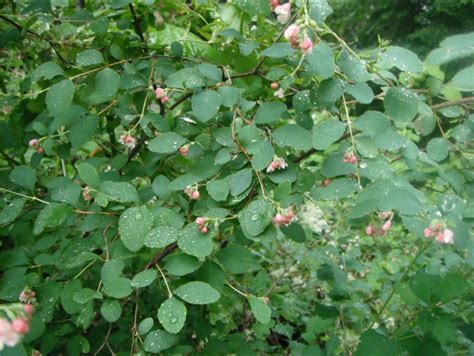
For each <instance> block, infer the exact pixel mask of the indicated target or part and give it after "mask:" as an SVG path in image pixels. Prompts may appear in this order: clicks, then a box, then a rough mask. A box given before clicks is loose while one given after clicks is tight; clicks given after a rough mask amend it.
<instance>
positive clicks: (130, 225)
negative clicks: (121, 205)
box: [119, 206, 153, 252]
mask: <svg viewBox="0 0 474 356" xmlns="http://www.w3.org/2000/svg"><path fill="white" fill-rule="evenodd" d="M152 226H153V214H152V213H151V211H150V210H149V209H148V208H147V207H145V206H137V207H133V208H128V209H127V210H125V211H124V212H123V213H122V215H120V219H119V233H120V237H121V239H122V242H123V244H124V245H125V247H127V248H128V249H129V250H130V251H132V252H137V251H138V250H139V249H140V248H142V246H143V244H144V242H145V236H146V235H147V233H148V232H149V231H150V229H151V228H152Z"/></svg>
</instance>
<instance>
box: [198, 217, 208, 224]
mask: <svg viewBox="0 0 474 356" xmlns="http://www.w3.org/2000/svg"><path fill="white" fill-rule="evenodd" d="M205 222H206V218H205V217H202V216H199V217H197V218H196V224H198V225H204V223H205Z"/></svg>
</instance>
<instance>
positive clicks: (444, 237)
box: [436, 229, 454, 244]
mask: <svg viewBox="0 0 474 356" xmlns="http://www.w3.org/2000/svg"><path fill="white" fill-rule="evenodd" d="M436 241H438V242H440V243H442V244H453V243H454V233H453V232H452V231H451V230H450V229H444V231H443V232H440V233H438V235H437V236H436Z"/></svg>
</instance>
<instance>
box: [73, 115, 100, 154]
mask: <svg viewBox="0 0 474 356" xmlns="http://www.w3.org/2000/svg"><path fill="white" fill-rule="evenodd" d="M98 122H99V119H98V117H97V116H91V115H86V116H84V117H81V118H79V119H78V120H77V121H76V122H75V123H74V125H72V127H71V132H70V133H69V138H70V140H71V145H73V146H74V147H81V146H82V145H84V144H85V143H87V141H89V140H90V139H91V138H92V136H93V135H94V133H95V131H96V130H97V124H98Z"/></svg>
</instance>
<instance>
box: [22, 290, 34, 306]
mask: <svg viewBox="0 0 474 356" xmlns="http://www.w3.org/2000/svg"><path fill="white" fill-rule="evenodd" d="M18 300H19V301H20V302H22V303H27V304H33V303H35V302H36V292H35V291H32V290H30V289H24V290H23V291H22V292H21V293H20V296H19V297H18Z"/></svg>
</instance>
